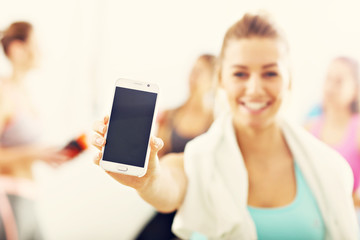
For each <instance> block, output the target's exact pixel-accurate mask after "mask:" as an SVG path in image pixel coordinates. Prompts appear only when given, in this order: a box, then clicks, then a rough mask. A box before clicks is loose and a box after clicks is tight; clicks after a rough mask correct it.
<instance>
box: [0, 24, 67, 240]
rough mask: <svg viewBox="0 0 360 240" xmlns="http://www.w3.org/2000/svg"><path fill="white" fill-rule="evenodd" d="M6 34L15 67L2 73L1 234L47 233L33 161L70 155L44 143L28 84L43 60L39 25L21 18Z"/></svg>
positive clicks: (29, 235) (57, 161)
mask: <svg viewBox="0 0 360 240" xmlns="http://www.w3.org/2000/svg"><path fill="white" fill-rule="evenodd" d="M0 39H1V44H2V47H3V50H4V53H5V55H6V57H7V58H8V60H9V61H10V63H11V67H12V73H11V75H10V76H8V77H2V78H0V239H41V238H42V235H41V231H40V227H39V224H38V222H37V220H36V219H37V218H36V210H35V202H34V200H35V197H36V196H35V195H36V187H35V186H34V183H33V174H32V165H33V163H34V162H35V161H37V160H43V161H45V162H47V163H49V164H51V165H58V164H61V163H63V162H65V161H67V160H68V157H67V155H66V154H65V152H61V151H60V150H59V149H58V148H56V147H52V146H44V145H41V144H39V143H38V140H39V137H40V132H41V129H40V127H41V126H40V122H39V118H38V115H37V112H36V109H35V107H34V106H33V105H32V104H31V100H30V97H29V94H28V92H27V90H26V88H25V84H24V80H25V79H26V76H27V74H28V73H29V71H31V70H32V69H33V68H35V67H36V66H37V64H38V60H39V59H38V57H39V52H38V47H37V42H36V39H35V35H34V30H33V26H32V25H31V24H30V23H28V22H15V23H13V24H11V25H10V26H9V27H8V28H7V29H6V30H5V31H3V32H2V33H1V36H0Z"/></svg>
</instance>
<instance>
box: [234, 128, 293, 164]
mask: <svg viewBox="0 0 360 240" xmlns="http://www.w3.org/2000/svg"><path fill="white" fill-rule="evenodd" d="M234 127H235V132H236V138H237V142H238V144H239V147H240V149H241V153H242V155H243V157H244V159H245V161H246V160H251V159H256V161H261V162H262V163H264V164H266V163H267V162H269V161H271V162H272V163H273V162H274V160H273V159H271V158H270V157H269V156H273V155H274V154H277V153H278V152H279V150H280V151H289V149H288V148H287V145H286V142H285V139H284V136H283V134H282V132H281V129H280V127H279V126H278V124H277V123H276V122H274V123H272V124H271V125H269V126H267V127H264V128H261V129H256V128H251V127H243V126H239V127H236V124H234ZM250 156H251V157H250ZM266 156H268V157H266Z"/></svg>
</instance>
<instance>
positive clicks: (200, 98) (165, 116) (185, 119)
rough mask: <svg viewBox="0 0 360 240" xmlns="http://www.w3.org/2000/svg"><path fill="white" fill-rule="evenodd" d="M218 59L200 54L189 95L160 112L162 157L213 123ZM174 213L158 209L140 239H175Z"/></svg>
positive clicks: (192, 72) (182, 150) (159, 131)
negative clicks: (162, 143) (175, 105)
mask: <svg viewBox="0 0 360 240" xmlns="http://www.w3.org/2000/svg"><path fill="white" fill-rule="evenodd" d="M215 62H216V58H215V56H213V55H210V54H204V55H201V56H200V57H199V58H198V59H197V60H196V62H195V64H194V67H193V69H192V71H191V73H190V76H189V97H188V99H187V100H186V101H185V103H184V104H183V105H181V106H180V107H177V108H175V109H171V110H166V111H164V112H163V113H160V115H159V116H158V119H157V121H158V132H157V136H159V137H160V138H162V139H163V141H164V147H163V148H162V149H161V151H159V153H158V155H159V157H161V156H163V155H165V154H168V153H181V152H184V149H185V145H186V144H187V143H188V142H189V141H190V140H192V139H193V138H195V137H196V136H198V135H200V134H202V133H204V132H206V131H207V130H208V128H209V127H210V125H211V124H212V122H213V117H214V116H213V103H214V99H213V98H214V84H213V83H214V82H213V79H214V71H215ZM174 216H175V212H173V213H169V214H163V213H157V214H156V215H155V216H154V217H153V218H152V219H151V220H150V222H149V223H148V224H147V225H146V226H145V228H144V229H143V230H142V232H141V233H140V234H139V236H138V237H137V240H151V239H157V240H169V239H174V238H175V235H174V234H173V233H172V232H171V225H172V222H173V219H174Z"/></svg>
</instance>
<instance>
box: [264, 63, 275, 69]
mask: <svg viewBox="0 0 360 240" xmlns="http://www.w3.org/2000/svg"><path fill="white" fill-rule="evenodd" d="M271 67H277V63H269V64H266V65H264V66H263V67H262V68H271Z"/></svg>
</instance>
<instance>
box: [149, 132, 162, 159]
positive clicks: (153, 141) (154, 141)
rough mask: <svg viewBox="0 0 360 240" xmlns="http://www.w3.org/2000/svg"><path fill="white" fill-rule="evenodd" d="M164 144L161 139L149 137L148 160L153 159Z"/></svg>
mask: <svg viewBox="0 0 360 240" xmlns="http://www.w3.org/2000/svg"><path fill="white" fill-rule="evenodd" d="M163 146H164V142H163V140H162V139H161V138H157V137H155V136H151V138H150V148H151V151H150V159H153V158H155V157H156V156H157V153H158V152H159V151H160V150H161V149H162V148H163Z"/></svg>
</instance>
